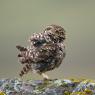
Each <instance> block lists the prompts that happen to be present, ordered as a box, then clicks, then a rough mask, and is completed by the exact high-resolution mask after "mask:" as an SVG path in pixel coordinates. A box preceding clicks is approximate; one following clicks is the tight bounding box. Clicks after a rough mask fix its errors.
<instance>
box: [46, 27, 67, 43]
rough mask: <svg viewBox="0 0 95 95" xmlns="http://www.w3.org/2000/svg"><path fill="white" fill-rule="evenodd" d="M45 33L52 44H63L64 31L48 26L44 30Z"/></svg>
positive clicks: (60, 28)
mask: <svg viewBox="0 0 95 95" xmlns="http://www.w3.org/2000/svg"><path fill="white" fill-rule="evenodd" d="M45 32H46V33H47V34H48V36H49V37H50V38H51V39H52V40H53V41H54V42H59V43H61V42H63V41H64V40H65V30H64V29H63V28H62V27H61V26H58V25H50V26H48V27H47V28H46V29H45Z"/></svg>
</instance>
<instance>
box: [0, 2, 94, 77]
mask: <svg viewBox="0 0 95 95" xmlns="http://www.w3.org/2000/svg"><path fill="white" fill-rule="evenodd" d="M50 24H58V25H61V26H63V27H64V29H65V30H66V37H67V39H66V41H65V44H66V58H65V59H64V61H63V64H61V66H60V67H59V68H58V69H55V70H53V71H50V72H47V74H48V75H49V76H50V77H51V78H72V77H75V78H89V79H95V0H0V78H4V77H6V78H7V77H8V78H14V77H19V76H18V74H19V72H20V70H21V69H22V65H21V64H20V63H19V62H18V58H17V54H18V51H17V49H16V45H18V44H20V45H22V46H27V45H28V44H29V43H28V42H27V40H28V38H29V37H30V36H31V35H32V33H34V32H35V33H38V32H42V31H43V29H44V28H45V27H46V26H47V25H50ZM24 78H25V79H26V78H28V79H29V78H32V79H41V78H42V77H41V76H39V75H37V74H32V73H31V72H30V73H29V74H27V75H25V76H24Z"/></svg>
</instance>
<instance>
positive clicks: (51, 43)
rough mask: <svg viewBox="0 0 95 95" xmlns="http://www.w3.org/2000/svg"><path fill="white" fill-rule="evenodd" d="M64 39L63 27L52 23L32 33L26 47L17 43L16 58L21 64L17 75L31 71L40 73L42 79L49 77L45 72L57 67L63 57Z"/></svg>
mask: <svg viewBox="0 0 95 95" xmlns="http://www.w3.org/2000/svg"><path fill="white" fill-rule="evenodd" d="M64 40H65V30H64V28H62V27H61V26H59V25H54V24H52V25H49V26H47V27H46V28H45V29H44V31H43V32H41V33H38V34H33V35H32V36H31V37H30V38H29V43H30V44H29V45H28V46H27V47H22V46H20V45H17V46H16V48H17V49H18V50H19V54H18V59H19V62H20V63H21V64H22V65H23V69H22V70H21V72H20V74H19V75H20V76H21V77H22V76H23V75H24V74H27V73H28V72H29V71H33V72H36V73H38V74H40V75H42V76H43V78H44V79H49V77H48V76H47V75H46V74H45V72H47V71H51V70H53V69H55V68H58V67H59V66H60V64H61V63H62V61H63V59H64V58H65V55H66V53H65V44H64Z"/></svg>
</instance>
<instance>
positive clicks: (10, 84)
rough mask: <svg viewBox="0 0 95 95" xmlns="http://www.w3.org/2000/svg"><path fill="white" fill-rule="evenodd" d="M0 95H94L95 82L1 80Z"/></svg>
mask: <svg viewBox="0 0 95 95" xmlns="http://www.w3.org/2000/svg"><path fill="white" fill-rule="evenodd" d="M0 95H95V81H94V80H77V81H76V80H74V79H73V80H67V79H63V80H61V79H55V80H28V81H22V80H21V79H18V78H15V79H1V80H0Z"/></svg>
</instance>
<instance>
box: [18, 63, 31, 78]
mask: <svg viewBox="0 0 95 95" xmlns="http://www.w3.org/2000/svg"><path fill="white" fill-rule="evenodd" d="M30 70H31V65H30V64H26V65H25V66H24V67H23V69H22V70H21V72H20V74H19V76H20V77H22V76H23V75H24V74H27V73H28V72H29V71H30Z"/></svg>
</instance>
